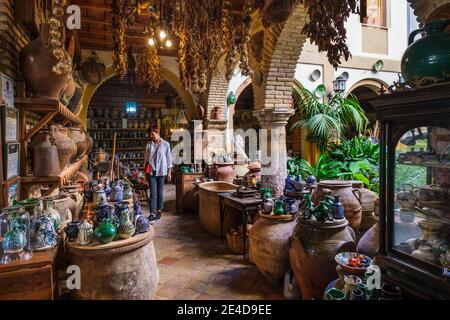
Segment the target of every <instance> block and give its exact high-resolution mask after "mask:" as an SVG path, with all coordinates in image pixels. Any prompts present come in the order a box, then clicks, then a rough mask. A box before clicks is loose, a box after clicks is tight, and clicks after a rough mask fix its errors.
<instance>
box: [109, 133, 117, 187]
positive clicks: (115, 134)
mask: <svg viewBox="0 0 450 320" xmlns="http://www.w3.org/2000/svg"><path fill="white" fill-rule="evenodd" d="M116 139H117V132H114V136H113V153H112V158H111V167H110V168H109V175H110V181H113V178H114V161H115V158H116Z"/></svg>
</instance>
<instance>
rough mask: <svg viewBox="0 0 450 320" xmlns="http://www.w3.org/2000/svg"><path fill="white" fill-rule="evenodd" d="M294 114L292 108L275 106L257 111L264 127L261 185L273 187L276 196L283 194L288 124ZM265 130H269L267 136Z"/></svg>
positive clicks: (262, 135)
mask: <svg viewBox="0 0 450 320" xmlns="http://www.w3.org/2000/svg"><path fill="white" fill-rule="evenodd" d="M293 114H294V110H293V109H292V108H279V107H278V108H277V107H275V108H267V109H262V110H257V111H255V116H256V117H257V118H258V120H259V123H260V124H261V128H262V129H263V132H260V141H259V145H260V149H261V150H262V159H261V164H262V170H261V185H262V186H263V187H268V188H272V190H273V192H274V196H280V195H282V194H283V189H284V180H285V179H286V176H287V167H286V161H287V150H286V125H287V123H288V120H289V117H290V116H291V115H293ZM264 129H265V130H264ZM264 131H266V132H267V135H266V136H265V135H264Z"/></svg>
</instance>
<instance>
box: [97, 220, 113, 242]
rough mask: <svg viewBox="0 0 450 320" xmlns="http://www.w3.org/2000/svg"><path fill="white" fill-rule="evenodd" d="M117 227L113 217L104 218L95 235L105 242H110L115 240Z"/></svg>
mask: <svg viewBox="0 0 450 320" xmlns="http://www.w3.org/2000/svg"><path fill="white" fill-rule="evenodd" d="M116 234H117V229H116V227H115V226H114V224H113V223H112V221H111V219H104V220H103V222H102V223H101V224H100V226H98V228H97V229H95V231H94V237H95V239H97V240H98V241H99V242H101V243H103V244H107V243H110V242H111V241H113V240H114V238H115V236H116Z"/></svg>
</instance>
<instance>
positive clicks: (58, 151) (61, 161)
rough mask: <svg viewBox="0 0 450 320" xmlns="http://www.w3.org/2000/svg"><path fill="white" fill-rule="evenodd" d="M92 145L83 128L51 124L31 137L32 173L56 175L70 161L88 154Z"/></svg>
mask: <svg viewBox="0 0 450 320" xmlns="http://www.w3.org/2000/svg"><path fill="white" fill-rule="evenodd" d="M92 146H93V141H92V139H91V138H90V137H89V136H88V135H87V134H86V133H85V132H84V130H83V129H81V128H78V127H74V128H64V127H63V126H61V125H59V124H55V125H51V126H50V130H41V131H40V132H39V133H38V134H37V135H36V136H34V138H33V139H32V142H31V147H32V148H33V164H34V175H35V176H45V177H54V176H57V175H59V174H60V173H61V171H62V170H64V169H65V168H66V167H67V166H68V165H69V163H70V162H75V161H77V160H78V159H79V158H81V157H82V156H84V155H85V154H88V153H89V152H90V151H91V149H92Z"/></svg>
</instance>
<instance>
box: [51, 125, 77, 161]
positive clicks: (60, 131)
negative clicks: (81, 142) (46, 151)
mask: <svg viewBox="0 0 450 320" xmlns="http://www.w3.org/2000/svg"><path fill="white" fill-rule="evenodd" d="M50 132H51V133H52V136H53V138H54V139H55V143H56V147H57V148H58V159H59V166H60V168H61V170H64V169H65V168H66V167H67V165H68V164H69V161H70V159H71V158H72V157H73V156H74V155H75V154H76V152H77V145H76V144H75V143H74V142H73V141H72V139H70V138H69V129H67V128H64V127H63V126H62V125H60V124H54V125H51V126H50Z"/></svg>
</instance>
